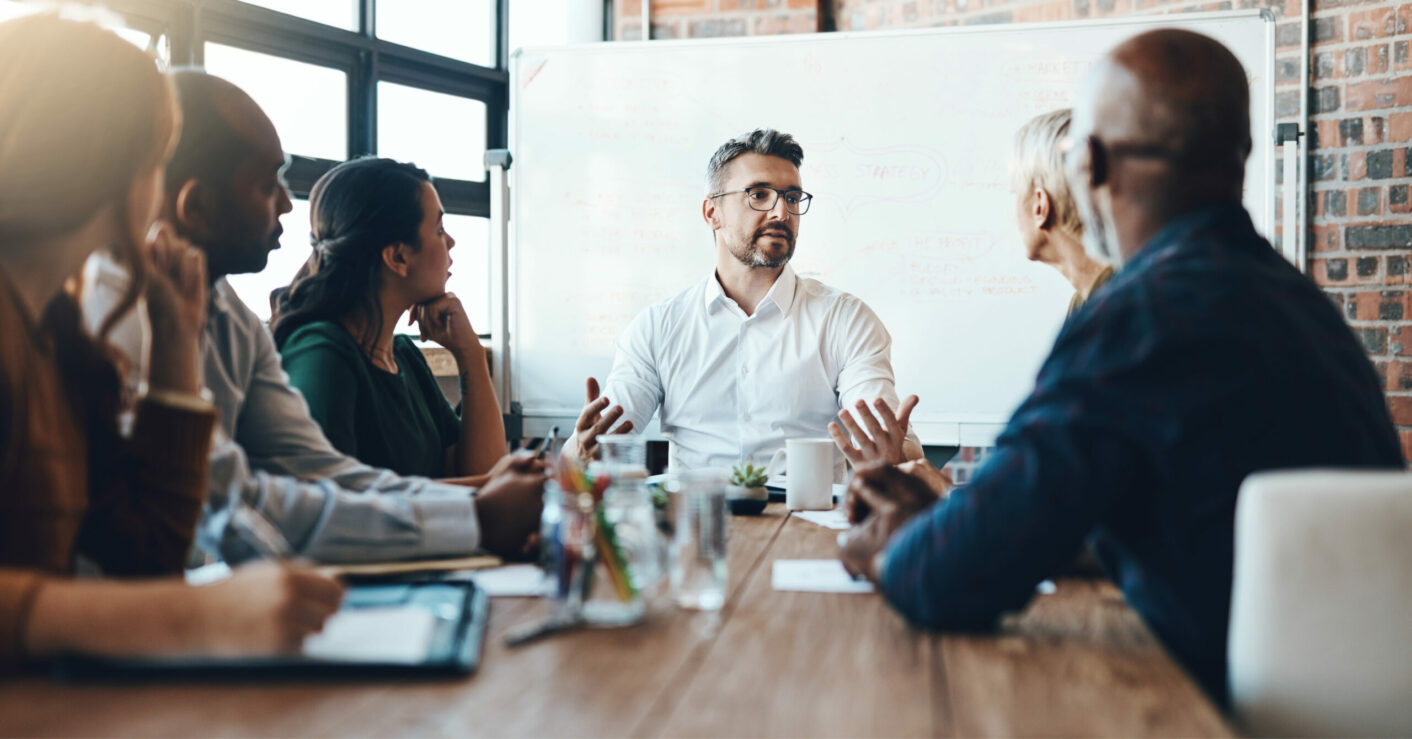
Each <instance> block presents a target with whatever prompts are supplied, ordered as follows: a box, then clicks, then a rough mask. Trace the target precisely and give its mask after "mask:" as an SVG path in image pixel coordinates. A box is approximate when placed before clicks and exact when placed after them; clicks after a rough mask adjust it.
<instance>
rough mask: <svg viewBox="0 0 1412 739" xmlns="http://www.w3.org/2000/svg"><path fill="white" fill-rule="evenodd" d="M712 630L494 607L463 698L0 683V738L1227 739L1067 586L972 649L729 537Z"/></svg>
mask: <svg viewBox="0 0 1412 739" xmlns="http://www.w3.org/2000/svg"><path fill="white" fill-rule="evenodd" d="M731 526H732V528H731V532H730V572H731V582H730V590H729V593H730V595H729V598H728V600H727V603H726V606H725V607H724V608H723V609H722V610H721V612H720V613H718V614H697V613H689V612H685V611H678V610H675V609H673V608H671V607H670V606H667V605H665V604H658V605H656V606H654V609H653V610H652V611H651V613H650V614H649V617H648V620H647V623H645V624H643V625H641V626H637V627H633V628H628V629H617V630H595V631H583V632H576V633H569V634H563V635H558V636H555V637H552V638H548V639H544V640H541V641H539V642H535V643H533V644H530V645H527V646H524V647H521V648H518V649H508V648H506V647H505V646H504V642H503V640H504V635H505V633H506V631H508V630H509V629H510V628H513V627H514V626H516V625H518V624H521V623H524V622H526V621H528V620H530V619H533V618H536V617H538V616H539V615H542V613H543V610H544V606H543V604H542V603H540V602H538V601H535V600H529V599H517V598H502V599H496V600H495V601H494V602H493V604H492V607H491V618H490V624H489V627H488V631H487V636H486V650H485V655H484V659H483V662H482V664H481V667H480V670H479V671H478V672H477V673H476V674H475V675H474V676H472V677H470V678H468V679H464V680H449V681H418V680H390V681H382V682H367V681H361V682H343V683H317V682H274V683H265V684H255V683H249V682H245V683H240V682H221V681H215V682H210V681H208V682H197V683H191V684H180V683H171V682H155V683H146V684H86V685H67V684H60V683H54V682H50V681H48V680H44V679H40V678H35V677H27V678H21V679H12V680H9V681H4V682H0V736H174V737H175V736H684V737H691V736H732V737H734V736H741V737H746V736H791V737H793V736H848V737H853V736H1232V735H1233V731H1232V728H1231V726H1230V725H1229V724H1228V723H1227V722H1226V719H1225V718H1224V717H1223V716H1222V715H1221V714H1220V712H1219V711H1217V709H1216V708H1215V707H1214V706H1213V705H1212V704H1211V703H1210V702H1209V701H1208V700H1207V699H1206V698H1205V697H1204V695H1203V694H1202V693H1201V691H1200V690H1199V689H1198V688H1197V687H1196V685H1195V683H1193V682H1192V681H1191V679H1190V678H1189V677H1188V676H1187V675H1186V673H1184V672H1183V671H1182V670H1181V669H1180V668H1179V667H1178V666H1177V665H1176V664H1175V663H1174V662H1173V661H1172V659H1171V658H1170V657H1169V656H1168V655H1167V654H1166V652H1165V651H1163V649H1162V648H1161V646H1160V645H1159V644H1158V643H1157V642H1156V641H1155V640H1154V639H1153V637H1152V635H1151V633H1150V632H1149V631H1148V630H1147V629H1146V627H1145V626H1144V625H1143V623H1142V621H1141V619H1139V618H1138V617H1137V615H1136V614H1135V613H1134V612H1133V611H1132V609H1130V608H1128V607H1127V605H1126V604H1124V603H1123V600H1122V596H1121V595H1120V594H1119V593H1118V592H1117V590H1116V589H1114V588H1113V587H1112V586H1111V585H1109V584H1107V583H1104V582H1100V581H1083V580H1064V581H1061V582H1060V583H1059V586H1058V590H1057V592H1056V593H1054V594H1052V595H1042V596H1037V597H1036V598H1035V601H1034V602H1033V603H1032V604H1031V605H1030V606H1029V608H1027V609H1026V610H1025V611H1024V612H1023V613H1021V614H1016V615H1013V616H1007V617H1006V618H1005V619H1004V620H1003V621H1002V623H1001V625H1000V627H999V628H998V629H997V630H996V631H995V632H994V633H990V634H984V635H933V634H927V633H924V632H919V631H917V630H914V629H911V628H909V627H908V626H907V625H906V624H905V623H904V622H903V621H902V620H901V619H900V618H898V617H897V616H896V614H894V613H893V612H892V611H891V610H890V609H889V608H888V607H887V605H886V603H884V602H883V601H882V600H881V598H879V597H878V596H876V595H843V594H820V593H798V592H777V591H775V590H774V589H773V588H772V587H771V583H770V566H771V563H772V562H773V561H774V560H775V559H797V558H827V557H832V556H833V555H834V550H835V546H836V545H835V541H834V540H835V534H836V532H834V531H831V530H828V529H824V528H821V527H818V526H815V525H814V524H811V523H808V522H806V521H803V520H802V519H798V518H791V517H789V516H788V514H787V512H786V511H784V509H783V507H782V506H779V505H778V504H772V505H771V506H770V507H769V508H768V509H767V510H766V512H765V514H764V515H762V516H742V517H736V518H733V519H732V521H731Z"/></svg>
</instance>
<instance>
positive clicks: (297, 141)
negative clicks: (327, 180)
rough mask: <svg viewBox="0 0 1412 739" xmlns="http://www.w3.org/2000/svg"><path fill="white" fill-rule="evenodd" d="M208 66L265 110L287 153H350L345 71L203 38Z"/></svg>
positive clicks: (327, 155)
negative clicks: (243, 91) (205, 42)
mask: <svg viewBox="0 0 1412 739" xmlns="http://www.w3.org/2000/svg"><path fill="white" fill-rule="evenodd" d="M206 71H208V72H210V73H211V74H214V75H217V76H219V77H223V78H225V79H227V80H230V81H231V82H233V83H235V84H236V85H237V86H239V87H240V88H241V89H242V90H245V92H247V93H249V95H250V97H252V98H254V99H255V102H257V103H259V104H260V107H261V108H263V109H264V110H265V114H266V115H268V116H269V117H270V120H272V121H274V124H275V130H277V131H279V136H280V142H281V143H283V144H284V150H285V151H287V152H289V153H291V154H298V155H300V156H306V157H317V158H319V159H330V160H333V161H342V160H343V159H345V158H346V157H347V156H348V75H347V74H345V73H344V72H342V71H341V70H337V69H330V68H329V67H321V66H318V65H316V64H305V63H304V62H296V61H291V60H289V59H281V58H280V57H277V56H271V55H269V54H261V53H258V52H254V51H247V50H245V49H238V48H235V47H233V46H226V45H223V44H212V43H208V44H206Z"/></svg>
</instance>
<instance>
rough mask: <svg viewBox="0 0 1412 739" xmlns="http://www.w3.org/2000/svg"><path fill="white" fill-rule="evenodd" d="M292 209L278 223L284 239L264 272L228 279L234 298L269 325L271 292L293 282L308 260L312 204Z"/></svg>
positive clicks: (297, 203) (296, 203) (299, 203)
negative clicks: (236, 296) (296, 273)
mask: <svg viewBox="0 0 1412 739" xmlns="http://www.w3.org/2000/svg"><path fill="white" fill-rule="evenodd" d="M293 205H294V210H292V211H290V212H289V213H286V214H284V217H283V218H281V219H279V222H280V225H281V226H284V235H283V236H281V237H280V238H279V248H278V249H275V250H274V251H272V252H270V261H269V263H268V264H266V265H265V270H264V271H263V272H259V273H256V274H248V275H231V276H230V277H229V278H227V279H229V280H230V286H231V287H232V288H234V289H235V294H236V295H239V296H240V299H241V300H242V301H244V302H245V304H246V305H248V306H250V310H253V311H255V315H257V316H259V317H260V318H262V319H264V320H266V321H268V320H270V291H271V290H274V289H275V288H277V287H285V286H287V285H288V284H289V283H291V282H293V281H294V273H295V272H298V271H299V268H300V267H302V266H304V260H306V259H308V258H309V250H310V249H309V201H307V200H295V201H294V202H293Z"/></svg>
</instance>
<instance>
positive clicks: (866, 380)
mask: <svg viewBox="0 0 1412 739" xmlns="http://www.w3.org/2000/svg"><path fill="white" fill-rule="evenodd" d="M836 311H837V312H836V313H835V315H834V316H833V319H832V320H831V321H830V322H829V333H828V337H829V344H830V346H829V353H830V355H831V356H832V357H833V358H834V362H835V363H836V365H837V366H838V367H839V371H838V380H837V382H836V385H835V389H836V392H837V393H838V403H839V407H840V408H853V406H854V405H855V404H856V403H857V402H858V401H860V400H861V401H864V402H866V403H868V404H869V405H871V404H872V402H873V401H874V400H877V399H879V398H881V399H882V400H883V401H884V402H886V403H887V404H888V405H889V406H891V407H892V409H893V410H897V408H898V405H899V400H898V397H897V387H896V381H895V378H894V375H893V372H892V336H891V335H890V334H888V332H887V328H886V327H885V326H883V322H882V319H880V318H878V315H877V314H876V313H874V312H873V309H872V308H869V307H868V306H867V304H866V303H864V302H863V301H861V300H859V299H858V298H856V297H853V296H848V297H847V298H845V299H843V300H840V301H839V304H838V307H837V308H836ZM922 400H923V401H925V400H926V399H925V398H923V399H922ZM907 440H908V441H910V442H912V443H914V444H916V445H917V446H918V447H919V448H920V447H921V445H922V442H921V439H920V438H919V437H918V436H917V432H916V431H914V430H913V429H911V428H908V429H907Z"/></svg>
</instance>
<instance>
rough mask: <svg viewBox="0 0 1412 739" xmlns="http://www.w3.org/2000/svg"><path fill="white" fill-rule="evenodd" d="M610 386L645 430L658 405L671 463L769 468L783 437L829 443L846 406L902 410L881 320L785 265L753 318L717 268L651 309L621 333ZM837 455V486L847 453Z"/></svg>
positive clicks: (846, 296) (628, 416) (618, 402)
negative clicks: (879, 404) (882, 403)
mask: <svg viewBox="0 0 1412 739" xmlns="http://www.w3.org/2000/svg"><path fill="white" fill-rule="evenodd" d="M604 393H605V394H606V395H607V396H608V398H609V400H610V401H611V402H612V403H613V404H615V405H621V406H622V407H623V411H624V414H623V418H624V419H625V420H631V421H632V422H633V425H634V427H636V428H637V429H643V428H646V427H647V423H648V421H650V420H651V419H652V414H653V413H656V412H658V411H659V410H660V411H661V422H662V423H661V427H662V433H663V434H664V435H665V436H666V437H667V438H668V439H669V440H670V441H671V455H670V464H671V467H672V468H673V469H691V468H697V467H729V466H731V465H733V464H736V463H737V462H739V461H740V460H742V459H745V458H747V457H749V458H753V459H754V460H755V461H756V463H758V464H765V463H767V462H769V461H770V459H771V457H772V456H773V455H774V453H775V452H776V451H778V450H780V449H783V448H784V443H785V440H786V439H798V438H827V437H828V424H829V422H830V421H833V420H834V419H835V418H836V416H837V414H838V411H839V409H840V408H841V407H848V408H850V409H852V407H853V404H854V403H856V402H857V401H858V400H866V401H868V402H869V403H871V402H872V401H873V400H874V399H876V398H882V399H884V400H886V401H887V402H888V404H889V405H891V406H892V407H893V408H894V409H896V408H897V405H898V403H897V391H896V389H895V388H894V386H893V375H892V337H891V336H889V335H888V333H887V329H885V328H883V325H882V321H880V320H878V317H877V315H876V314H875V313H873V311H872V310H871V309H869V308H868V306H867V305H866V304H864V303H863V301H861V300H859V299H858V298H856V297H854V296H852V295H849V294H848V293H845V292H842V291H840V290H836V289H834V288H831V287H828V286H827V285H824V284H823V283H821V282H819V281H818V280H812V279H808V278H804V279H801V278H799V277H798V276H796V275H795V274H794V270H793V269H791V268H790V267H788V266H786V267H785V268H784V270H783V271H782V272H781V273H780V276H779V278H778V279H777V280H775V284H774V285H773V286H772V287H771V288H770V291H769V293H768V294H766V295H765V298H764V300H762V301H760V305H759V306H757V307H756V309H755V314H754V315H752V316H747V315H745V311H743V310H741V308H740V306H738V305H736V303H735V301H733V300H731V299H730V298H728V297H726V294H725V292H724V291H723V290H722V289H721V284H720V283H719V282H718V281H717V280H716V276H715V274H712V275H711V276H710V277H707V278H706V279H705V280H702V281H701V282H700V283H698V284H697V285H695V286H694V287H692V288H690V289H688V290H686V291H685V292H683V293H681V294H679V295H677V296H675V297H673V298H670V299H668V300H664V301H662V302H660V303H657V304H655V305H652V306H649V307H648V308H647V309H645V310H643V311H642V312H641V313H639V314H638V315H637V317H636V318H634V319H633V322H632V324H631V325H629V326H628V329H627V330H626V331H625V332H624V333H623V335H622V336H621V337H620V338H619V339H618V349H617V355H616V357H615V358H614V360H613V370H612V372H610V373H609V375H608V380H607V382H606V387H605V388H604ZM908 438H909V439H910V440H912V441H913V442H917V437H916V435H915V434H914V433H912V432H910V431H909V434H908ZM835 460H836V461H835V479H836V480H839V481H841V480H842V479H843V471H844V467H843V455H842V454H836V455H835ZM783 471H784V468H783V462H781V463H780V464H779V465H777V469H771V470H770V474H771V475H774V474H778V473H782V472H783Z"/></svg>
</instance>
